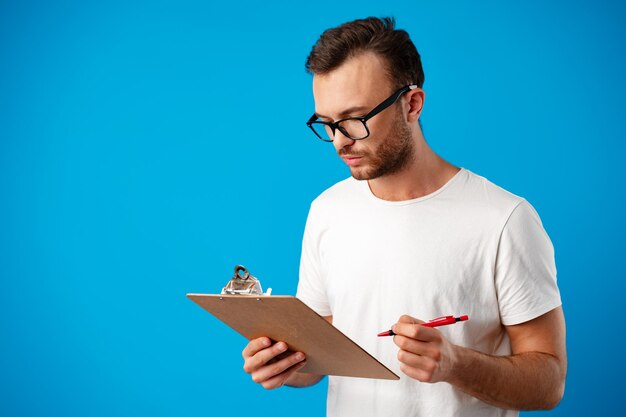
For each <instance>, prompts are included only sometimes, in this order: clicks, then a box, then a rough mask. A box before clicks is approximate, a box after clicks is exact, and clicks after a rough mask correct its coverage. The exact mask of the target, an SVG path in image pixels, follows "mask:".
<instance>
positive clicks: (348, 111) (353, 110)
mask: <svg viewBox="0 0 626 417" xmlns="http://www.w3.org/2000/svg"><path fill="white" fill-rule="evenodd" d="M367 109H369V107H366V106H353V107H350V108H348V109H345V110H344V111H342V112H341V113H339V116H340V118H341V116H347V115H349V114H353V113H356V112H362V111H365V110H367ZM315 115H316V116H317V117H319V118H324V119H332V117H329V116H325V115H323V114H319V113H317V112H315Z"/></svg>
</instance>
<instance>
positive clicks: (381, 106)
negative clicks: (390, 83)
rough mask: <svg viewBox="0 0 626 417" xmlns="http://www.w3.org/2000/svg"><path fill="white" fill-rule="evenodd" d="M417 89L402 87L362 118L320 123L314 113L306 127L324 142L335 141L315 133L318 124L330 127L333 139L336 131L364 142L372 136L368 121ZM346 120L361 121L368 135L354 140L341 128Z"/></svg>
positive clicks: (408, 86)
mask: <svg viewBox="0 0 626 417" xmlns="http://www.w3.org/2000/svg"><path fill="white" fill-rule="evenodd" d="M416 88H417V85H414V84H411V85H406V86H404V87H402V88H401V89H399V90H398V91H396V92H395V93H393V94H392V95H391V96H389V97H388V98H387V99H385V100H384V101H383V102H382V103H380V104H379V105H378V106H376V107H374V109H372V111H370V112H369V113H367V114H366V115H365V116H361V117H346V118H345V119H341V120H337V121H336V122H323V121H321V120H319V121H318V120H317V119H318V116H317V114H315V113H313V116H311V118H309V120H308V121H307V122H306V125H307V126H308V127H309V129H311V130H312V131H313V133H315V136H317V137H318V138H320V139H321V140H323V141H324V142H332V141H333V139H324V138H323V137H321V136H320V135H319V134H318V133H317V132H316V131H315V128H314V127H313V125H315V124H317V125H325V126H328V127H330V129H331V131H332V132H333V137H335V131H336V130H339V131H340V132H341V133H343V135H344V136H345V137H347V138H350V139H352V140H362V139H365V138H367V137H369V135H370V130H369V128H368V127H367V121H368V120H369V119H371V118H372V117H374V116H376V115H377V114H378V113H380V112H382V111H383V110H385V109H386V108H387V107H390V106H391V105H393V104H394V103H395V102H396V101H398V99H399V98H400V97H401V96H402V94H404V93H406V92H408V91H411V90H415V89H416ZM346 120H358V121H360V122H361V123H363V127H365V131H366V132H367V134H366V135H365V136H363V137H361V138H353V137H352V136H350V135H349V134H348V132H347V131H346V129H344V128H343V127H341V123H342V122H345V121H346Z"/></svg>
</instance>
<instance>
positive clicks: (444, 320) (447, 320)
mask: <svg viewBox="0 0 626 417" xmlns="http://www.w3.org/2000/svg"><path fill="white" fill-rule="evenodd" d="M465 320H469V317H467V315H465V316H460V317H454V316H442V317H437V318H436V319H432V320H429V321H427V322H426V323H422V326H426V327H437V326H445V325H447V324H454V323H456V322H458V321H465ZM394 335H395V333H394V332H393V330H387V331H386V332H382V333H378V336H394Z"/></svg>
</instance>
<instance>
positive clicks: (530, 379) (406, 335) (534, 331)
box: [394, 307, 567, 410]
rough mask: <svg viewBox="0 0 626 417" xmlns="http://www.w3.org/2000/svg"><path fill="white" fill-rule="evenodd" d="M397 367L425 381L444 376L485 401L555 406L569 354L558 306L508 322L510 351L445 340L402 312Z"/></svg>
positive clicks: (503, 405)
mask: <svg viewBox="0 0 626 417" xmlns="http://www.w3.org/2000/svg"><path fill="white" fill-rule="evenodd" d="M395 328H396V330H397V331H396V333H398V336H395V337H394V342H395V343H396V344H397V345H398V346H399V347H400V351H399V352H398V359H399V360H400V362H401V364H400V369H401V370H402V371H403V372H404V373H406V374H407V375H408V376H410V377H412V378H415V379H418V380H420V381H424V382H439V381H445V382H449V383H450V384H452V385H454V386H456V387H457V388H458V389H460V390H462V391H464V392H465V393H467V394H469V395H472V396H474V397H476V398H478V399H480V400H482V401H484V402H486V403H488V404H491V405H493V406H496V407H500V408H507V409H516V410H532V409H550V408H554V407H555V406H556V405H557V404H558V403H559V402H560V401H561V398H562V397H563V391H564V387H565V375H566V371H567V355H566V351H565V320H564V318H563V310H562V309H561V307H558V308H556V309H554V310H552V311H550V312H548V313H546V314H544V315H542V316H540V317H537V318H536V319H533V320H530V321H528V322H526V323H522V324H518V325H514V326H506V331H507V333H508V335H509V338H510V340H511V349H512V354H511V355H510V356H493V355H487V354H484V353H480V352H477V351H475V350H472V349H468V348H464V347H461V346H456V345H453V344H451V343H450V342H448V341H447V340H446V339H445V338H444V337H443V335H442V334H441V332H439V331H438V330H436V329H432V328H428V327H424V326H419V325H418V324H416V320H415V319H412V318H410V317H408V316H403V317H402V318H401V319H400V322H399V323H397V324H396V325H395Z"/></svg>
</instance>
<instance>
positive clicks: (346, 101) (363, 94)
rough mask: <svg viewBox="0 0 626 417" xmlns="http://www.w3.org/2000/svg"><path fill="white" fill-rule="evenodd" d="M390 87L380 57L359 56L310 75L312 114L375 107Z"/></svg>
mask: <svg viewBox="0 0 626 417" xmlns="http://www.w3.org/2000/svg"><path fill="white" fill-rule="evenodd" d="M390 84H391V83H390V81H389V78H388V75H387V69H386V66H385V61H384V60H383V58H381V57H379V56H378V55H376V54H373V53H370V52H368V53H362V54H359V55H357V56H355V57H351V58H349V59H348V60H346V62H344V63H343V64H341V65H340V66H339V67H338V68H336V69H334V70H332V71H330V72H329V73H326V74H315V75H314V76H313V96H314V99H315V111H316V112H317V113H318V114H324V115H329V116H333V115H338V114H340V113H341V112H342V111H344V110H345V109H348V108H351V107H358V106H366V107H367V106H373V105H376V104H378V102H380V101H382V100H384V99H385V98H386V97H387V96H388V95H389V92H390V90H391V85H390Z"/></svg>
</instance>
